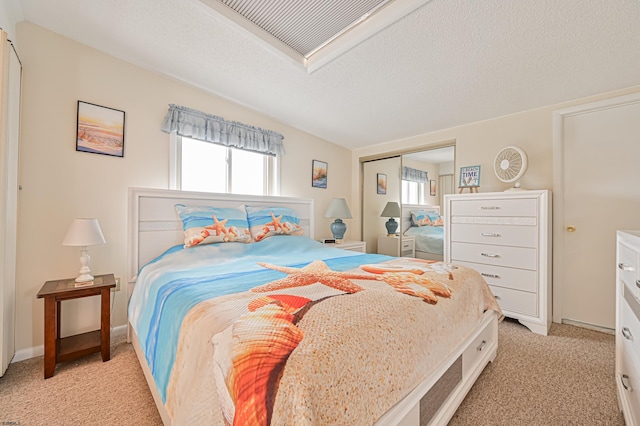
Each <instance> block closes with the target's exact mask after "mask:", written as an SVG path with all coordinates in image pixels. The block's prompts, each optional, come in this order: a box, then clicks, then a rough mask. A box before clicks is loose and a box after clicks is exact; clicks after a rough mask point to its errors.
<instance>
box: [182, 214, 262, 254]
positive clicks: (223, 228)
mask: <svg viewBox="0 0 640 426" xmlns="http://www.w3.org/2000/svg"><path fill="white" fill-rule="evenodd" d="M175 207H176V211H177V212H178V215H180V219H182V225H183V227H184V248H189V247H193V246H197V245H204V244H212V243H228V242H240V243H250V242H251V234H250V233H249V223H248V222H247V213H246V211H245V210H244V206H240V207H238V208H217V207H208V206H185V205H184V204H176V206H175Z"/></svg>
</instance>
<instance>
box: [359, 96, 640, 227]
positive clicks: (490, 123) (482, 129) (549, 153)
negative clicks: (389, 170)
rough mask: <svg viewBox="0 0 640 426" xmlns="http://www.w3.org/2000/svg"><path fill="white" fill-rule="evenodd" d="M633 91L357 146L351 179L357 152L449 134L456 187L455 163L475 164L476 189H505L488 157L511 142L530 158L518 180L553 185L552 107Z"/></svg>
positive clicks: (531, 185)
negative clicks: (360, 147) (525, 169)
mask: <svg viewBox="0 0 640 426" xmlns="http://www.w3.org/2000/svg"><path fill="white" fill-rule="evenodd" d="M635 92H640V86H635V87H630V88H627V89H623V90H618V91H615V92H610V93H605V94H600V95H596V96H592V97H589V98H584V99H577V100H574V101H571V102H565V103H562V104H557V105H550V106H546V107H544V108H538V109H535V110H531V111H524V112H521V113H516V114H511V115H507V116H503V117H498V118H494V119H491V120H486V121H482V122H477V123H470V124H466V125H464V126H459V127H453V128H450V129H444V130H441V131H437V132H433V133H427V134H423V135H418V136H415V137H412V138H407V139H403V140H399V141H392V142H388V143H384V144H380V145H376V146H373V147H367V148H362V149H357V150H354V151H353V154H352V167H353V171H352V173H353V179H354V181H357V180H359V176H360V171H359V168H360V164H359V163H360V159H361V158H368V157H372V156H384V155H385V153H391V152H392V153H397V152H399V151H402V150H412V151H415V150H416V149H417V148H424V147H434V146H439V145H442V144H443V143H445V142H448V141H452V140H453V141H455V145H456V160H455V169H454V178H455V182H456V187H457V184H458V177H459V169H460V167H462V166H474V165H480V166H481V168H480V192H492V191H503V190H505V189H508V188H509V187H510V186H511V184H506V183H503V182H500V181H499V180H498V179H497V178H496V177H495V175H494V173H493V161H494V159H495V156H496V154H497V153H498V151H499V150H500V149H502V148H504V147H505V146H509V145H516V146H519V147H520V148H522V149H524V150H525V151H526V153H527V156H528V159H529V167H528V169H527V172H526V174H525V175H524V176H523V178H522V179H521V181H520V182H521V184H522V187H523V188H528V189H551V190H553V119H552V115H553V111H555V110H558V109H561V108H566V107H569V106H572V105H578V104H582V103H587V102H592V101H596V100H599V99H605V98H611V97H615V96H620V95H625V94H629V93H635ZM358 188H359V187H358V186H354V188H353V194H352V196H353V199H354V200H357V199H358V197H359V194H358ZM357 205H359V203H358V204H357ZM359 217H360V212H354V218H355V219H358V218H359ZM354 222H355V221H354ZM354 225H357V224H356V223H354Z"/></svg>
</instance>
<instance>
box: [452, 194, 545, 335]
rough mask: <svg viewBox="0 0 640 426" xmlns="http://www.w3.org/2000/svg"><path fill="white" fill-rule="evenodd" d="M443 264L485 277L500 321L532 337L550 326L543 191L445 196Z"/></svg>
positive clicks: (543, 333)
mask: <svg viewBox="0 0 640 426" xmlns="http://www.w3.org/2000/svg"><path fill="white" fill-rule="evenodd" d="M444 212H445V220H444V226H445V231H444V234H445V243H444V260H445V262H449V263H453V264H458V265H462V266H467V267H469V268H472V269H475V270H477V271H478V272H480V274H481V275H482V276H483V277H484V279H485V281H486V282H487V284H489V287H490V288H491V291H492V292H493V294H494V295H495V297H496V300H497V301H498V303H499V304H500V307H501V308H502V310H503V312H504V314H505V316H507V317H510V318H515V319H517V320H518V321H520V323H522V324H523V325H525V326H526V327H527V328H529V329H530V330H531V331H533V332H534V333H538V334H542V335H545V336H546V335H547V333H548V331H549V327H550V326H551V314H552V312H551V296H552V293H551V272H552V268H551V250H550V247H551V194H550V191H548V190H531V191H525V190H522V191H506V192H489V193H471V194H449V195H445V202H444Z"/></svg>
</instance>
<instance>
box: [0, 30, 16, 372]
mask: <svg viewBox="0 0 640 426" xmlns="http://www.w3.org/2000/svg"><path fill="white" fill-rule="evenodd" d="M6 37H7V34H6V33H5V32H3V31H2V32H0V41H1V44H0V48H1V49H2V51H1V52H0V65H1V67H0V70H1V71H0V89H1V90H0V93H1V94H2V96H1V97H0V102H1V103H2V108H0V110H1V111H2V116H1V117H0V206H1V209H0V376H2V375H3V374H4V372H5V370H6V369H7V367H8V366H9V363H10V362H11V359H12V358H13V355H14V353H15V341H14V334H15V298H16V227H17V213H18V134H19V127H20V118H19V114H20V75H21V66H20V61H19V60H18V57H17V56H16V54H15V51H14V50H13V48H12V47H11V46H10V45H9V42H8V41H7V38H6Z"/></svg>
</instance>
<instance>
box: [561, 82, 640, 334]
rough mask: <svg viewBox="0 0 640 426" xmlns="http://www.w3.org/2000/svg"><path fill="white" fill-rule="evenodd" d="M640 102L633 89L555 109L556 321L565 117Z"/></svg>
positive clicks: (562, 227)
mask: <svg viewBox="0 0 640 426" xmlns="http://www.w3.org/2000/svg"><path fill="white" fill-rule="evenodd" d="M639 102H640V93H632V94H629V95H624V96H618V97H615V98H609V99H604V100H601V101H596V102H590V103H586V104H582V105H576V106H572V107H568V108H563V109H560V110H557V111H554V112H553V190H554V191H553V322H557V323H560V322H562V306H563V305H562V289H563V288H564V285H563V282H562V281H563V275H564V274H563V267H564V256H563V253H564V227H565V224H564V137H563V135H564V118H565V117H571V116H574V115H578V114H587V113H592V112H595V111H600V110H605V109H609V108H618V107H621V106H625V105H630V104H635V103H639Z"/></svg>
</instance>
